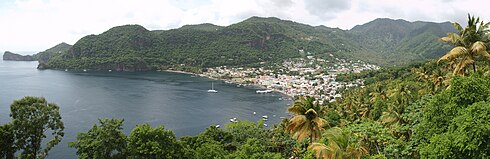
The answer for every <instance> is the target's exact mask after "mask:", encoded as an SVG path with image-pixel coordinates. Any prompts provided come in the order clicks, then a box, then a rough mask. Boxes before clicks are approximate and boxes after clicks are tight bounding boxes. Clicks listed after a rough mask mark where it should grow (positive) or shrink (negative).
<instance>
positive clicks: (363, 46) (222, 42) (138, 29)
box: [41, 17, 453, 72]
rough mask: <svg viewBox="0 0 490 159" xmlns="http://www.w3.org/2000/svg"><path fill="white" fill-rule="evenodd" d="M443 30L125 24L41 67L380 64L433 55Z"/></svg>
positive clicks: (408, 25)
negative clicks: (313, 61) (317, 60)
mask: <svg viewBox="0 0 490 159" xmlns="http://www.w3.org/2000/svg"><path fill="white" fill-rule="evenodd" d="M387 28H391V29H390V30H389V31H386V30H385V29H387ZM448 31H453V30H452V28H451V27H450V24H449V23H429V22H413V23H412V22H407V21H403V20H389V19H377V20H375V21H373V22H370V23H367V24H364V25H361V26H356V27H354V28H353V29H352V30H341V29H334V28H328V27H325V26H318V27H312V26H308V25H304V24H300V23H296V22H292V21H285V20H280V19H277V18H259V17H252V18H249V19H247V20H245V21H242V22H239V23H236V24H233V25H230V26H226V27H221V26H215V25H212V24H201V25H187V26H183V27H182V28H179V29H172V30H166V31H162V30H156V31H149V30H146V29H145V28H143V27H142V26H139V25H125V26H118V27H114V28H111V29H110V30H108V31H106V32H104V33H102V34H100V35H89V36H86V37H84V38H82V39H80V40H79V41H78V42H77V43H76V44H75V45H74V46H73V47H71V49H70V50H68V51H66V52H64V53H63V54H61V55H58V56H55V57H54V58H53V59H52V60H49V61H48V62H47V63H42V64H41V65H42V66H43V67H46V68H57V69H96V70H109V69H112V70H120V71H142V70H157V69H169V68H172V69H178V70H184V71H190V72H199V71H201V69H202V68H207V67H214V66H263V65H274V64H279V63H281V62H282V61H283V60H285V59H289V58H295V57H301V56H306V55H316V56H318V57H321V58H326V59H328V58H331V57H330V56H329V55H330V54H333V55H336V57H343V58H344V57H345V58H351V59H359V60H367V61H368V62H372V63H375V64H381V65H385V66H386V65H393V64H404V63H409V62H412V61H417V60H425V59H431V58H437V57H439V56H438V54H440V53H441V52H445V51H446V50H448V49H449V48H448V45H444V44H443V43H438V42H437V41H436V39H437V38H438V37H440V36H442V35H443V34H444V33H446V32H448ZM378 33H379V34H378ZM387 59H388V60H387Z"/></svg>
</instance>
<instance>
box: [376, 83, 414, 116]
mask: <svg viewBox="0 0 490 159" xmlns="http://www.w3.org/2000/svg"><path fill="white" fill-rule="evenodd" d="M389 94H390V96H389V97H390V98H391V100H393V103H392V104H391V105H390V106H389V107H388V111H386V112H383V115H382V116H381V121H382V122H383V123H387V124H388V125H393V124H403V123H404V121H403V119H402V114H403V113H405V107H406V106H408V104H409V102H410V100H411V99H412V98H413V96H412V91H411V89H410V85H409V84H404V83H401V84H398V85H397V86H396V87H395V88H394V89H392V90H390V92H389Z"/></svg>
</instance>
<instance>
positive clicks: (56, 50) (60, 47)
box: [3, 42, 71, 63]
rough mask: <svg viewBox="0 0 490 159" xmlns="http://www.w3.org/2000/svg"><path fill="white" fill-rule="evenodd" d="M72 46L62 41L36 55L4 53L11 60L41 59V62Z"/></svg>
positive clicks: (4, 56)
mask: <svg viewBox="0 0 490 159" xmlns="http://www.w3.org/2000/svg"><path fill="white" fill-rule="evenodd" d="M70 48H71V45H70V44H67V43H64V42H63V43H60V44H58V45H56V46H53V47H52V48H49V49H47V50H45V51H42V52H39V53H37V54H34V55H20V54H15V53H12V52H10V51H5V53H4V55H3V60H7V61H8V60H10V61H39V62H41V63H45V62H48V60H49V59H50V58H51V57H53V56H54V55H56V54H61V53H64V52H66V51H68V50H69V49H70Z"/></svg>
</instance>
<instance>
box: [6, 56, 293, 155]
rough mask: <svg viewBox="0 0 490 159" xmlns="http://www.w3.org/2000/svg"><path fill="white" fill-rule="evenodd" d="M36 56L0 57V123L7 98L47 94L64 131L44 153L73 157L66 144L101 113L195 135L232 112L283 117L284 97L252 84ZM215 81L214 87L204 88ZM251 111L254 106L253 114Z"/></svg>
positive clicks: (129, 124)
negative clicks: (49, 66)
mask: <svg viewBox="0 0 490 159" xmlns="http://www.w3.org/2000/svg"><path fill="white" fill-rule="evenodd" d="M37 64H38V63H37V62H21V61H0V124H5V123H8V122H10V120H11V119H10V117H9V114H10V104H12V102H13V101H14V100H17V99H21V98H22V97H24V96H41V97H45V98H46V99H47V100H48V102H50V103H56V104H58V106H60V113H61V116H62V121H63V122H64V124H65V137H64V138H63V140H62V142H61V143H59V144H58V145H56V146H55V147H54V148H53V149H52V150H51V151H50V153H49V156H48V158H76V150H75V149H74V148H69V147H68V142H72V141H75V139H76V135H77V134H78V133H80V132H87V131H88V130H89V129H90V128H91V127H92V126H93V124H96V123H98V119H99V118H101V119H102V118H120V119H124V133H125V134H127V135H128V134H129V133H130V131H131V130H132V129H133V128H134V127H135V126H136V125H137V124H143V123H149V124H150V125H152V126H159V125H164V126H165V128H166V129H169V130H172V131H173V132H174V133H175V134H176V136H177V137H181V136H188V135H191V136H194V135H197V134H199V133H200V132H202V131H204V130H205V129H206V128H207V127H209V126H211V125H216V124H219V125H221V127H224V124H226V123H228V122H229V121H230V118H235V117H236V118H238V119H244V120H249V121H255V122H256V121H258V120H260V119H261V118H262V116H263V115H267V116H268V117H269V120H268V121H266V123H267V124H268V126H269V127H271V126H272V125H273V124H276V123H279V122H280V120H281V119H280V117H287V115H288V113H287V104H290V103H291V101H287V100H282V99H283V98H284V99H285V98H286V97H285V96H283V95H281V94H278V93H271V94H256V93H255V91H256V89H254V88H250V87H237V86H236V85H234V84H227V83H224V82H222V81H216V80H211V79H208V78H203V77H195V76H192V75H189V74H179V73H171V72H114V71H113V72H108V71H90V70H89V71H87V72H84V71H71V70H68V71H64V70H37V69H36V66H37ZM211 83H214V89H216V90H218V91H219V92H218V93H207V90H208V89H211ZM253 112H256V114H255V115H254V113H253Z"/></svg>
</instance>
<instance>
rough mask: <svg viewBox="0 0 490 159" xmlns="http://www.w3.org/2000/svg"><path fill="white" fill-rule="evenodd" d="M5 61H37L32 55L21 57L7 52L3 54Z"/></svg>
mask: <svg viewBox="0 0 490 159" xmlns="http://www.w3.org/2000/svg"><path fill="white" fill-rule="evenodd" d="M3 60H5V61H36V59H35V58H34V57H33V56H31V55H19V54H16V53H12V52H10V51H5V53H4V54H3Z"/></svg>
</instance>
